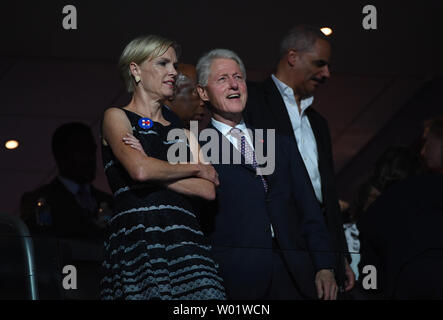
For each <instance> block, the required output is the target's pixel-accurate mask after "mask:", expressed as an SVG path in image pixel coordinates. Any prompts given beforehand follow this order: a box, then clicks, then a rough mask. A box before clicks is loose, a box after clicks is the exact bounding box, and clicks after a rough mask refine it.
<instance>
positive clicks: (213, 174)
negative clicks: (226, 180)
mask: <svg viewBox="0 0 443 320" xmlns="http://www.w3.org/2000/svg"><path fill="white" fill-rule="evenodd" d="M198 167H199V171H198V173H197V177H198V178H202V179H205V180H208V181H211V182H212V183H214V185H215V186H218V185H219V184H220V181H219V180H218V173H217V171H215V169H214V167H213V166H212V165H211V164H201V163H200V164H198Z"/></svg>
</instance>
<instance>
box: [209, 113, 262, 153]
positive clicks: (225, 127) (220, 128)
mask: <svg viewBox="0 0 443 320" xmlns="http://www.w3.org/2000/svg"><path fill="white" fill-rule="evenodd" d="M211 122H212V125H213V126H214V127H215V128H216V129H217V130H218V131H220V132H221V133H222V134H223V135H224V136H225V137H226V139H228V140H229V142H230V143H232V144H233V145H234V147H235V148H236V149H237V150H238V151H240V152H241V150H240V149H239V148H238V146H239V142H238V139H237V138H236V137H234V135H232V134H230V131H231V129H233V127H231V126H229V125H227V124H225V123H223V122H220V121H217V120H215V119H214V118H211ZM235 128H237V129H240V130H241V131H243V133H244V134H245V139H246V141H247V142H248V143H249V145H250V146H251V148H252V149H254V145H253V144H252V139H251V137H250V136H249V132H248V128H247V127H246V124H245V122H244V121H243V119H242V120H241V121H240V123H239V124H237V125H236V126H235Z"/></svg>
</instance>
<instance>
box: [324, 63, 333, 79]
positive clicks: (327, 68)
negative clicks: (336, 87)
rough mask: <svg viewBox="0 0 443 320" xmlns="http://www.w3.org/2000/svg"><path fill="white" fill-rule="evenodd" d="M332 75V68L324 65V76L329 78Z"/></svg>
mask: <svg viewBox="0 0 443 320" xmlns="http://www.w3.org/2000/svg"><path fill="white" fill-rule="evenodd" d="M330 76H331V70H329V66H328V65H324V66H323V70H322V77H323V78H326V79H328V78H329V77H330Z"/></svg>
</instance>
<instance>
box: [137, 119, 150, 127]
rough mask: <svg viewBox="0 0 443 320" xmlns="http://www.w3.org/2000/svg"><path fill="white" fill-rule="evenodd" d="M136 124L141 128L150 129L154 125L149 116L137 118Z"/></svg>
mask: <svg viewBox="0 0 443 320" xmlns="http://www.w3.org/2000/svg"><path fill="white" fill-rule="evenodd" d="M138 125H139V127H140V128H142V129H150V128H152V126H153V125H154V121H152V120H151V119H149V118H141V119H139V120H138Z"/></svg>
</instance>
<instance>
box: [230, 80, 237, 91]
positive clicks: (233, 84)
mask: <svg viewBox="0 0 443 320" xmlns="http://www.w3.org/2000/svg"><path fill="white" fill-rule="evenodd" d="M229 86H230V87H231V88H232V89H237V88H238V82H237V79H235V78H229Z"/></svg>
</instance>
